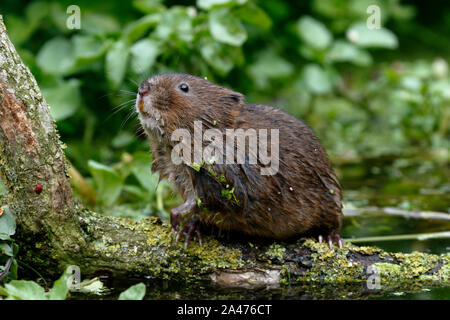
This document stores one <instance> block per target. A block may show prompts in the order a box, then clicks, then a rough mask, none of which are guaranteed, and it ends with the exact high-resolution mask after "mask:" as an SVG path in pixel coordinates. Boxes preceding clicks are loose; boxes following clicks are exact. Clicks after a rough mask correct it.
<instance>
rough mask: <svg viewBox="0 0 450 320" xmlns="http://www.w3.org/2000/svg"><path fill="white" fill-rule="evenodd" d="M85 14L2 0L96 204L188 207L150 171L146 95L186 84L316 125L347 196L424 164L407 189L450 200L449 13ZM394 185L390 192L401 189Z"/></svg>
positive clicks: (268, 8) (150, 10)
mask: <svg viewBox="0 0 450 320" xmlns="http://www.w3.org/2000/svg"><path fill="white" fill-rule="evenodd" d="M72 4H73V1H65V0H63V1H25V0H2V2H1V3H0V13H1V14H2V15H3V16H4V19H5V23H6V26H7V28H8V31H9V35H10V38H11V40H12V41H13V43H14V45H15V46H16V49H17V50H18V52H19V54H20V56H21V58H22V59H23V60H24V62H25V63H26V64H27V65H28V67H29V68H30V69H31V71H32V73H33V74H34V76H35V77H36V79H37V81H38V83H39V86H40V87H41V89H42V92H43V94H44V96H45V98H46V100H47V102H48V103H49V105H50V106H51V113H52V115H53V117H54V118H55V119H56V121H57V126H58V129H59V132H60V134H61V139H62V141H64V142H65V143H66V145H67V148H66V155H67V157H68V159H69V160H70V161H71V163H72V165H73V169H72V170H71V175H72V182H73V186H74V189H75V191H76V192H77V194H78V196H79V197H80V198H81V199H83V200H84V202H85V203H86V205H88V206H91V207H93V208H94V209H100V210H101V211H102V212H106V213H108V214H112V215H120V216H127V217H132V218H135V219H139V218H141V217H143V216H148V215H159V216H161V217H162V218H164V219H167V217H168V215H167V212H168V210H169V209H170V208H171V207H173V206H174V205H176V204H177V203H179V201H180V199H179V198H178V196H177V195H174V194H173V193H172V192H171V189H170V186H169V185H168V183H167V182H165V181H162V182H161V183H159V184H158V183H157V180H158V177H157V175H156V174H154V173H152V172H151V171H150V163H151V154H150V153H149V152H148V150H149V145H148V143H147V141H146V140H145V137H144V135H143V133H142V131H141V130H140V127H139V124H138V121H137V120H136V116H135V113H134V111H133V106H134V97H135V92H136V89H137V84H138V83H139V82H140V81H141V80H143V79H145V78H147V77H149V76H151V75H153V74H159V73H164V72H172V71H173V72H186V73H191V74H194V75H197V76H202V77H207V78H208V79H209V80H211V81H213V82H217V83H220V84H222V85H225V86H228V87H231V88H233V89H234V90H237V91H240V92H242V93H244V94H245V95H246V98H247V100H248V101H249V102H252V103H265V104H270V105H274V106H278V107H280V108H282V109H284V110H286V111H287V112H289V113H292V114H294V115H295V116H297V117H300V118H302V119H304V120H305V121H306V122H307V123H308V124H309V125H310V126H311V127H312V128H313V129H314V131H315V132H316V134H317V135H318V136H319V138H320V140H321V141H322V143H323V145H324V146H325V148H326V150H327V152H328V154H329V156H330V158H331V160H332V162H333V164H334V166H335V168H336V170H337V173H338V175H339V178H340V179H341V181H343V185H344V188H345V189H350V188H352V187H353V186H354V184H352V179H353V181H358V182H359V183H360V182H361V181H364V183H362V184H361V183H360V184H359V185H358V187H357V188H363V185H364V184H365V183H367V184H370V180H369V179H368V177H369V176H372V175H379V176H383V177H384V176H389V177H390V178H395V179H399V178H401V179H403V180H405V179H406V178H404V177H403V176H402V170H403V169H404V168H408V167H409V166H410V164H411V161H412V162H413V163H417V161H419V165H418V168H419V175H418V176H417V175H415V176H414V177H413V178H412V179H410V180H409V181H408V183H407V186H406V188H407V189H408V190H409V191H410V192H412V193H417V192H416V191H417V190H419V186H417V185H414V183H417V182H418V181H419V182H420V183H421V184H422V186H423V185H424V184H425V185H427V186H431V187H436V186H440V187H439V188H440V189H439V190H440V191H439V192H440V193H439V194H440V196H442V195H446V196H447V198H446V199H448V194H449V190H450V186H449V184H448V176H446V174H447V173H448V171H443V172H442V171H436V170H437V169H436V168H438V169H439V168H443V167H444V168H445V167H448V162H449V159H450V154H449V148H450V139H449V127H450V108H449V105H450V78H449V70H448V61H449V58H450V56H449V53H450V37H448V35H449V34H450V10H448V9H449V4H448V2H446V1H434V2H433V4H432V5H430V4H429V3H426V2H421V1H402V2H401V1H399V0H377V1H375V0H350V1H346V0H314V1H309V2H308V1H278V0H264V1H256V0H197V1H171V0H167V1H163V0H133V1H119V0H117V1H112V0H110V1H87V0H81V1H77V3H76V4H77V5H78V6H79V7H80V9H81V29H80V30H69V29H68V28H67V26H66V20H67V18H68V14H67V13H66V10H67V8H68V7H69V6H70V5H72ZM373 4H376V5H378V6H379V7H380V9H381V19H382V26H383V28H382V29H379V30H369V29H368V28H367V27H366V20H367V18H368V17H369V14H368V13H367V11H366V10H367V8H368V7H369V6H370V5H373ZM380 162H381V163H383V164H384V163H387V169H384V167H382V166H380V165H378V164H379V163H380ZM374 163H375V164H376V165H374ZM354 165H359V166H360V165H363V166H364V167H365V166H367V165H368V166H369V168H368V169H362V170H361V169H356V170H355V167H354ZM349 168H350V170H349ZM357 168H359V167H357ZM439 170H440V169H439ZM418 177H419V178H418ZM355 179H356V180H355ZM425 180H426V182H425ZM383 182H384V184H380V185H383V187H385V188H386V189H387V190H389V191H390V192H395V191H396V190H397V189H398V188H400V187H399V185H398V184H395V185H392V184H389V183H385V182H386V181H383ZM403 182H404V181H403ZM411 183H412V184H411ZM403 184H404V185H406V183H403ZM404 185H402V186H403V187H404ZM411 185H413V187H411ZM4 192H5V190H4V188H3V187H2V186H1V183H0V194H2V193H4ZM344 195H345V196H346V199H347V200H349V199H350V198H351V192H347V193H345V192H344ZM359 200H361V199H359ZM397 200H398V199H396V202H395V203H394V204H395V205H398V206H400V207H403V208H406V209H408V208H411V206H412V207H414V206H420V207H421V208H426V209H431V210H432V209H435V210H441V211H445V210H446V211H449V208H448V203H447V205H445V204H444V205H442V203H439V204H435V203H434V202H431V203H425V204H424V203H420V204H417V203H416V204H415V203H414V201H410V200H407V201H406V200H405V201H400V202H399V201H397ZM391 204H392V203H391ZM10 249H11V250H12V247H11V248H10ZM11 250H9V251H8V252H10V251H11ZM10 253H11V254H12V251H11V252H10Z"/></svg>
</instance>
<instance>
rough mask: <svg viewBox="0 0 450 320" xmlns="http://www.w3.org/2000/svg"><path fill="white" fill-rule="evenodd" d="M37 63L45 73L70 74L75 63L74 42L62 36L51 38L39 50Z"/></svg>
mask: <svg viewBox="0 0 450 320" xmlns="http://www.w3.org/2000/svg"><path fill="white" fill-rule="evenodd" d="M36 63H37V65H38V66H39V68H41V70H42V71H44V72H45V73H49V74H54V75H66V74H68V73H69V72H70V71H71V69H72V68H73V67H74V65H75V55H74V48H73V46H72V43H71V42H70V41H69V40H67V39H65V38H62V37H57V38H53V39H50V40H49V41H47V42H46V43H45V44H44V45H43V46H42V48H41V49H40V50H39V52H38V54H37V57H36Z"/></svg>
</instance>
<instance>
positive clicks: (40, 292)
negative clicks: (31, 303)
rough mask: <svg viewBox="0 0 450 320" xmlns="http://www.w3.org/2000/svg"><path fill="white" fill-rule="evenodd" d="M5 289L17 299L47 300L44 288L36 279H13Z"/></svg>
mask: <svg viewBox="0 0 450 320" xmlns="http://www.w3.org/2000/svg"><path fill="white" fill-rule="evenodd" d="M4 289H5V291H6V292H7V293H8V295H9V296H11V297H13V298H14V299H16V300H47V296H46V295H45V290H44V288H42V287H41V286H40V285H38V284H37V283H36V282H34V281H27V280H12V281H10V282H9V283H6V284H5V287H4Z"/></svg>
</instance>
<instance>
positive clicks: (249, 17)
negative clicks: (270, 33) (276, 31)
mask: <svg viewBox="0 0 450 320" xmlns="http://www.w3.org/2000/svg"><path fill="white" fill-rule="evenodd" d="M234 14H235V16H236V17H237V18H239V19H241V20H242V21H243V22H245V23H248V24H251V25H254V26H256V27H258V28H261V29H263V30H268V29H270V27H271V26H272V20H271V19H270V17H269V16H268V15H267V13H265V12H264V10H262V9H261V8H260V7H258V6H257V5H256V4H254V3H253V2H250V3H248V4H247V5H245V6H242V7H239V8H238V9H237V10H235V11H234Z"/></svg>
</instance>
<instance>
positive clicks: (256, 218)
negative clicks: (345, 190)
mask: <svg viewBox="0 0 450 320" xmlns="http://www.w3.org/2000/svg"><path fill="white" fill-rule="evenodd" d="M181 83H186V84H188V85H189V92H188V93H185V92H183V91H181V90H180V89H179V85H180V84H181ZM140 90H143V92H145V95H149V96H150V98H149V99H151V102H149V100H147V103H144V106H143V108H142V109H143V111H142V110H141V111H139V108H137V111H138V112H139V118H140V120H141V123H142V124H143V127H144V129H145V130H146V132H147V134H148V136H149V139H150V142H151V145H152V151H153V157H154V160H153V165H152V169H153V170H154V171H159V172H160V177H161V178H167V179H168V180H169V181H170V182H171V183H172V185H173V186H174V187H175V188H176V189H177V190H178V191H179V192H180V193H181V195H182V196H183V198H184V199H185V200H187V199H192V198H196V197H198V198H200V199H201V201H202V203H203V208H206V210H203V211H202V212H201V213H199V214H198V215H197V216H198V217H199V219H200V221H201V222H202V223H203V224H204V225H213V226H216V227H217V228H219V229H222V230H226V231H232V232H238V233H243V234H247V235H250V236H257V237H265V238H273V239H279V240H283V239H289V238H295V237H298V236H301V235H318V234H322V235H327V234H336V233H338V232H339V229H340V226H341V217H342V212H341V207H342V204H341V188H340V185H339V182H338V180H337V178H336V176H335V174H334V172H333V169H332V167H331V165H330V162H329V160H328V158H327V155H326V153H325V150H324V149H323V148H322V146H321V145H320V143H319V141H318V139H317V138H316V137H315V135H314V133H313V132H312V130H311V129H310V128H309V127H308V126H307V125H306V124H304V123H303V122H302V121H301V120H298V119H296V118H295V117H293V116H291V115H288V114H286V113H284V112H283V111H281V110H279V109H276V108H272V107H269V106H266V105H255V104H249V103H247V102H246V101H245V99H244V96H243V95H242V94H240V93H237V92H234V91H232V90H230V89H227V88H224V87H221V86H218V85H215V84H213V83H211V82H209V81H207V80H205V79H202V78H198V77H194V76H191V75H185V74H166V75H157V76H154V77H152V78H150V79H148V80H145V81H144V82H143V83H142V84H141V87H140ZM139 101H140V102H139ZM144 101H145V100H144ZM139 103H142V100H139V99H138V103H137V105H139ZM141 107H142V105H141ZM152 108H154V109H153V112H155V111H154V110H155V109H156V112H157V113H158V114H159V116H160V118H159V119H157V120H156V122H154V125H152V126H148V125H146V123H145V119H148V118H152V112H150V111H152V110H151V109H152ZM195 120H202V121H203V132H204V131H205V130H206V129H209V128H216V129H219V130H221V131H223V132H225V129H226V128H230V129H238V128H241V129H244V130H245V129H248V128H253V129H256V130H258V129H260V128H266V129H268V132H269V133H270V129H279V154H280V163H279V170H278V173H277V174H275V175H272V176H268V175H266V176H264V175H261V174H260V164H255V165H250V164H248V163H245V164H229V165H226V164H223V165H220V164H212V165H208V166H209V168H210V170H212V171H214V173H215V174H216V175H217V176H218V175H220V174H223V175H224V177H225V178H226V184H229V185H230V186H231V187H234V193H235V196H236V199H237V200H238V201H237V203H236V202H235V201H232V200H228V199H226V198H225V197H223V196H222V195H221V190H222V189H223V188H224V183H221V182H220V181H218V180H217V178H214V177H213V176H211V174H210V172H211V171H210V170H207V168H206V167H202V168H201V169H200V170H199V171H198V172H197V171H196V170H194V169H192V168H191V167H189V166H187V165H185V164H180V165H175V164H173V162H172V161H171V150H172V148H173V146H174V145H175V144H177V143H178V142H176V141H171V140H170V137H171V133H172V132H173V130H175V129H178V128H185V129H188V130H189V131H190V132H193V124H194V121H195ZM214 121H216V123H214ZM225 140H226V139H225V138H224V142H225ZM269 141H270V140H269ZM216 212H219V213H217V214H216Z"/></svg>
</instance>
